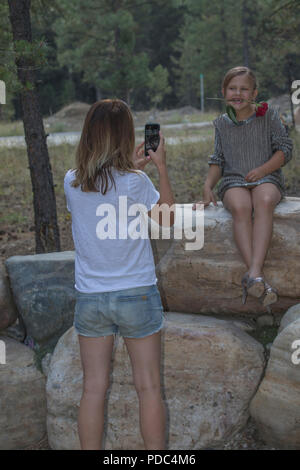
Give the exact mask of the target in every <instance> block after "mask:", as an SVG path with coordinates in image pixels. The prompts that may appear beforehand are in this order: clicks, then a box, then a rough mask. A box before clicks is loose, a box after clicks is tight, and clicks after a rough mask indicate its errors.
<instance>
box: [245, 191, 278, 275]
mask: <svg viewBox="0 0 300 470" xmlns="http://www.w3.org/2000/svg"><path fill="white" fill-rule="evenodd" d="M280 199H281V194H280V191H279V189H278V188H277V186H275V184H272V183H263V184H260V185H258V186H256V187H255V188H253V189H252V203H253V207H254V224H253V256H252V263H251V267H250V271H249V275H250V276H252V277H257V276H261V275H262V271H263V265H264V261H265V258H266V255H267V251H268V248H269V245H270V242H271V238H272V230H273V213H274V209H275V207H276V205H277V204H278V202H279V201H280Z"/></svg>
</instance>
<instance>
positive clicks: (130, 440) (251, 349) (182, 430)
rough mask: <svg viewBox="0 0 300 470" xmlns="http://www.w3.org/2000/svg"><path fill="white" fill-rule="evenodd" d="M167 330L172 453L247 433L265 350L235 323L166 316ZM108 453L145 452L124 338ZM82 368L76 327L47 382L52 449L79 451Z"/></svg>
mask: <svg viewBox="0 0 300 470" xmlns="http://www.w3.org/2000/svg"><path fill="white" fill-rule="evenodd" d="M165 317H166V322H165V327H164V330H163V355H162V356H163V365H162V373H163V392H164V397H165V402H166V407H167V409H168V419H169V423H168V427H169V448H170V449H201V448H208V447H215V446H219V445H222V444H224V443H225V442H226V441H227V439H228V438H230V436H232V435H234V434H235V433H236V432H238V431H239V430H241V429H243V427H244V426H245V424H246V422H247V419H248V417H249V411H248V404H249V402H250V400H251V398H252V397H253V395H254V393H255V391H256V389H257V386H258V384H259V381H260V379H261V375H262V372H263V369H264V353H263V347H262V346H261V345H260V344H259V343H258V342H257V341H256V340H254V339H253V338H252V337H250V336H249V335H248V334H247V333H245V332H244V331H242V330H241V329H240V328H237V327H235V326H234V325H233V324H232V323H231V322H227V321H225V320H218V319H215V318H213V317H208V316H202V315H188V314H176V313H168V314H166V315H165ZM113 367H114V368H113V373H112V378H111V388H110V391H109V394H108V395H109V400H108V423H107V435H106V440H105V441H106V444H105V448H106V449H122V450H123V449H143V442H142V439H141V436H140V434H139V413H138V399H137V394H136V391H135V388H134V385H133V381H132V372H131V365H130V360H129V358H128V354H127V350H126V348H125V345H124V343H123V339H122V338H119V339H118V341H117V344H116V349H115V353H114V359H113ZM81 393H82V369H81V361H80V354H79V345H78V339H77V335H76V333H75V331H74V328H73V327H72V328H70V330H68V331H67V332H66V333H65V334H64V335H63V336H62V338H60V340H59V342H58V344H57V345H56V348H55V350H54V353H53V356H52V359H51V364H50V369H49V373H48V379H47V408H48V416H47V429H48V438H49V444H50V446H51V448H52V449H79V448H80V444H79V438H78V434H77V416H78V407H79V404H80V399H81Z"/></svg>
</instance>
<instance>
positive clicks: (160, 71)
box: [148, 65, 171, 108]
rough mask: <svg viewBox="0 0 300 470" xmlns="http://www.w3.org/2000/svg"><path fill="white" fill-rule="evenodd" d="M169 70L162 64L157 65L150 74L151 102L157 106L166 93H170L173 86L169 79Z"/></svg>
mask: <svg viewBox="0 0 300 470" xmlns="http://www.w3.org/2000/svg"><path fill="white" fill-rule="evenodd" d="M168 76H169V72H168V70H167V69H165V68H164V67H163V66H162V65H157V66H156V67H155V69H154V70H153V72H150V74H149V83H148V87H149V95H150V97H151V102H152V103H153V104H154V106H155V108H157V106H158V103H160V102H161V101H162V99H163V97H164V96H165V95H167V94H168V93H170V91H171V87H170V86H169V81H168Z"/></svg>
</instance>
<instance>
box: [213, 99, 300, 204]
mask: <svg viewBox="0 0 300 470" xmlns="http://www.w3.org/2000/svg"><path fill="white" fill-rule="evenodd" d="M213 124H214V126H215V150H214V154H213V155H211V156H210V159H209V161H208V164H209V165H219V166H220V167H221V168H222V179H221V181H220V183H219V184H218V187H217V191H218V196H219V198H220V199H221V200H223V197H224V194H225V191H226V190H227V189H229V188H232V187H245V188H251V187H253V186H256V185H258V184H262V183H274V184H275V185H276V186H277V187H278V189H279V190H280V192H281V194H282V196H284V194H285V185H284V176H283V174H282V170H281V168H279V169H278V170H276V171H274V172H273V173H270V174H269V175H267V176H265V177H263V178H261V179H260V180H258V181H255V182H254V183H249V182H247V181H246V180H245V176H246V175H247V174H248V173H249V171H251V170H253V169H254V168H257V167H259V166H261V165H263V164H264V163H266V162H267V161H268V160H270V158H271V157H272V156H273V154H274V153H275V152H276V151H277V150H282V152H283V153H284V164H283V165H285V164H286V163H287V162H288V161H289V160H290V159H291V158H292V148H293V143H292V140H291V139H290V138H289V137H288V135H287V131H286V129H285V127H284V125H283V124H282V122H281V119H280V117H279V114H278V112H277V111H276V110H275V109H273V108H269V109H268V110H267V112H266V114H265V115H264V116H259V117H257V116H256V114H255V113H254V114H253V115H252V116H250V117H249V118H248V119H246V120H245V121H240V122H239V124H238V125H237V124H235V123H234V122H233V121H231V119H230V118H229V117H228V115H227V114H223V115H221V116H219V117H218V118H217V119H215V120H214V121H213Z"/></svg>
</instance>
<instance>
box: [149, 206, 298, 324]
mask: <svg viewBox="0 0 300 470" xmlns="http://www.w3.org/2000/svg"><path fill="white" fill-rule="evenodd" d="M178 207H179V208H180V207H181V208H182V209H184V211H185V212H186V213H187V218H186V224H185V226H186V230H189V231H190V232H191V231H192V230H193V231H195V230H196V227H198V228H199V224H201V219H200V220H199V221H198V222H197V220H196V215H195V212H194V211H193V214H192V205H191V204H184V205H178ZM188 213H190V214H192V215H188ZM204 214H205V216H204V246H203V248H202V249H200V250H196V249H191V250H186V249H185V248H186V243H187V242H188V240H187V239H186V238H182V239H175V238H174V236H172V237H171V239H169V240H152V246H153V251H154V254H155V259H156V263H157V264H156V272H157V277H158V280H159V288H160V292H161V294H162V298H163V302H164V307H165V310H170V311H177V312H182V311H184V312H190V313H205V314H206V313H208V314H214V315H216V314H239V315H252V316H258V315H261V314H262V313H264V312H266V309H265V308H264V307H263V306H262V304H261V303H260V302H259V301H258V300H257V299H255V298H253V297H251V296H249V297H248V299H247V303H246V304H245V305H242V302H241V299H242V288H241V278H242V276H243V274H244V273H245V270H246V268H245V265H244V263H243V261H242V259H241V256H240V255H239V253H238V250H237V248H236V245H235V243H234V240H233V235H232V217H231V214H230V213H229V212H228V211H227V210H225V209H224V208H223V206H222V204H221V203H220V202H219V203H218V206H217V207H215V206H212V205H211V206H209V207H208V208H206V209H205V212H204ZM177 224H179V225H180V220H179V221H176V224H175V227H174V228H173V232H172V233H174V230H176V229H177ZM299 226H300V198H292V197H290V198H285V200H284V201H282V202H281V203H280V204H279V205H278V206H277V208H276V209H275V214H274V229H273V237H272V242H271V246H270V249H269V251H268V256H267V259H266V262H265V268H264V272H265V275H266V278H267V279H268V281H269V282H270V283H271V284H272V285H273V286H274V287H276V288H277V289H278V291H279V301H278V302H277V303H276V304H274V305H272V313H273V314H275V315H277V314H278V315H280V316H281V315H282V314H283V313H284V312H285V311H286V310H287V309H288V308H289V307H290V306H291V305H294V304H295V303H299V302H300V269H299V265H300V238H299ZM179 286H180V287H179Z"/></svg>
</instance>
